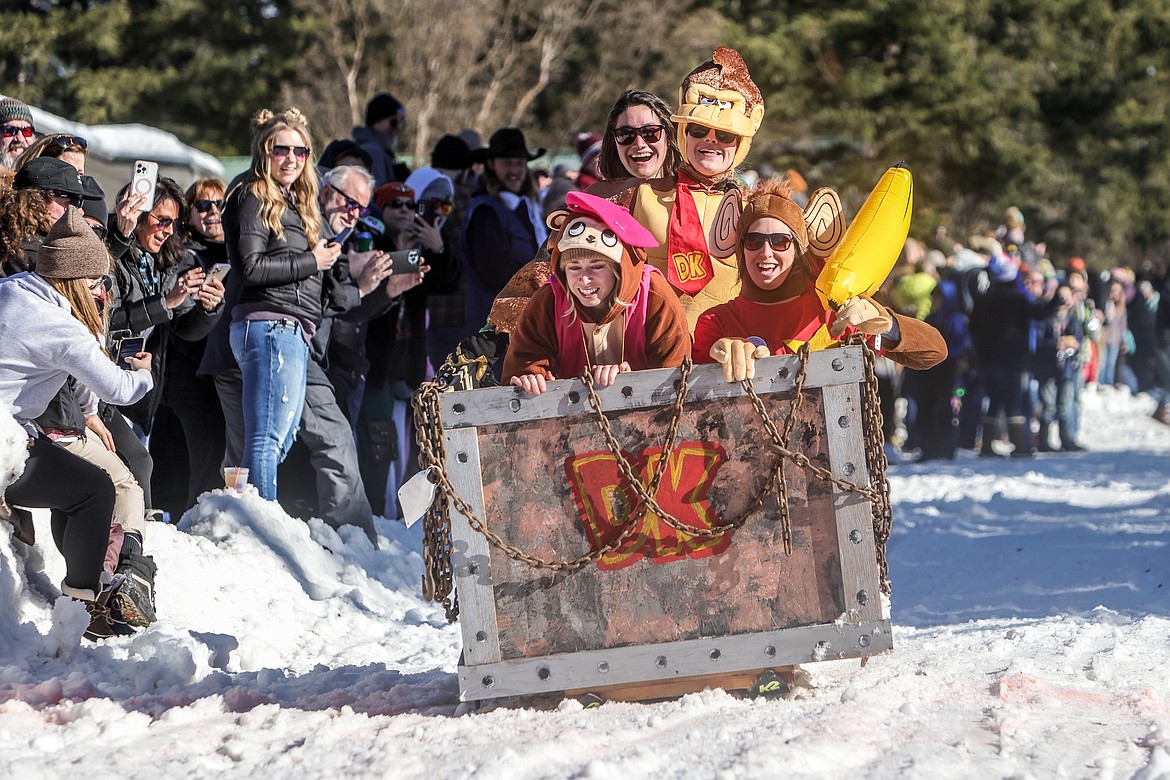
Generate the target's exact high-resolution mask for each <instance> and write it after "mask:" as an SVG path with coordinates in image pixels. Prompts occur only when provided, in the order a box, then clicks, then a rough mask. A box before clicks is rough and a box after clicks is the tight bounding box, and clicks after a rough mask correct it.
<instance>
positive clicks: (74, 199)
mask: <svg viewBox="0 0 1170 780" xmlns="http://www.w3.org/2000/svg"><path fill="white" fill-rule="evenodd" d="M49 195H50V196H51V197H54V198H64V199H65V200H67V201H69V205H70V206H72V207H73V208H75V209H79V208H81V196H80V195H74V194H73V193H72V192H61V190H49Z"/></svg>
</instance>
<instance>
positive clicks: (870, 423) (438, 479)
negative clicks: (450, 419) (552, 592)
mask: <svg viewBox="0 0 1170 780" xmlns="http://www.w3.org/2000/svg"><path fill="white" fill-rule="evenodd" d="M847 343H850V344H860V345H861V346H862V354H863V357H864V364H865V382H864V384H863V385H862V407H863V410H862V412H863V429H864V439H865V454H866V461H867V465H868V468H869V474H870V484H871V485H873V486H875V487H863V486H861V485H857V484H855V483H853V482H849V481H847V480H842V479H838V478H837V477H835V476H833V474H832V472H830V471H829V470H827V469H824V468H822V467H820V466H818V465H816V464H815V463H813V462H812V461H811V460H810V459H809V458H808V457H807V456H806V455H804V454H803V453H800V452H796V451H794V450H792V449H791V448H790V447H789V444H790V442H791V437H792V432H793V430H794V429H795V424H796V418H797V414H798V410H799V408H800V405H801V402H802V401H803V397H804V383H805V381H806V379H807V366H808V360H809V355H810V352H809V349H808V345H807V344H805V345H803V346H802V347H801V348H800V350H799V351H798V352H797V356H798V358H799V360H800V369H799V371H798V372H797V375H796V377H795V379H794V385H795V386H794V393H793V399H792V404H791V407H790V409H789V412H788V415H787V417H786V419H785V423H784V430H783V432H781V431H779V430H778V429H777V428H776V425H775V423H774V422H773V420H772V418H771V415H769V414H768V411H767V409H766V407H765V405H764V402H763V400H762V399H761V398H760V396H759V394H757V393H756V391H755V387H754V386H753V384H752V382H751V380H745V381H744V382H742V383H741V384H742V385H743V387H744V389H745V391H746V392H747V395H748V397H749V399H750V401H751V404H752V407H753V409H754V410H755V412H756V414H757V416H759V418H760V421H761V423H762V424H763V426H764V428H765V430H766V431H767V433H768V435H769V438H771V440H772V447H771V448H772V449H773V450H775V452H776V453H777V454H776V460H775V462H774V464H773V466H772V468H771V469H770V470H769V476H768V478H767V479H766V480H765V481H764V484H763V485H762V486H761V488H760V490H759V491H758V492H757V493H756V495H755V496H754V497H753V499H752V501H751V502H750V503H749V505H748V506H747V508H746V509H745V510H744V511H743V512H741V513H740V514H739V515H738V516H736V517H735V518H733V519H732V520H730V521H728V522H725V523H723V524H722V525H719V526H716V527H714V528H698V527H695V526H691V525H688V524H686V523H684V522H682V521H681V520H679V519H678V518H676V517H674V516H673V515H671V514H670V513H669V512H667V511H666V510H664V509H663V508H662V507H661V506H660V505H659V504H658V501H657V499H656V498H655V495H656V494H657V492H658V487H659V484H660V483H661V479H662V476H663V474H664V473H665V469H666V465H667V462H668V461H669V458H670V452H671V450H672V449H673V448H674V442H675V438H676V437H677V434H678V426H679V423H680V420H681V416H682V412H683V408H684V404H685V402H686V398H687V393H688V390H689V377H690V371H691V367H692V366H691V362H690V360H689V359H688V360H687V361H686V362H685V363H684V364H683V366H682V368H681V373H682V376H681V378H680V380H679V381H678V382H677V383H676V390H677V394H676V398H675V405H674V409H673V411H672V414H671V420H670V424H669V426H668V430H667V435H666V438H665V440H664V442H663V446H662V450H661V455H660V457H659V460H658V463H657V464H656V465H655V469H654V473H653V475H652V477H651V479H650V481H649V483H648V484H645V485H643V484H642V481H641V479H640V478H639V477H638V475H637V473H635V471H634V468H633V465H632V464H631V463H630V462H629V460H628V459H627V458H626V456H625V454H624V453H623V452H622V448H621V445H620V444H619V443H618V441H617V439H616V437H615V436H614V434H613V429H612V426H611V424H610V421H609V418H607V417H606V416H605V414H604V412H603V411H602V409H601V401H600V399H598V397H597V393H596V390H595V388H594V386H593V377H592V375H591V374H590V373H589V372H588V371H587V370H586V371H583V372H582V375H581V381H582V383H583V384H584V385H585V389H586V394H587V397H588V399H589V405H590V407H591V408H592V410H593V412H594V422H595V424H596V425H597V428H598V431H599V432H600V433H601V435H602V437H603V439H604V440H605V443H606V446H607V447H608V449H609V450H610V453H611V454H612V455H613V456H614V460H615V462H616V464H617V467H618V470H619V471H620V472H621V474H622V477H623V478H624V479H625V481H626V483H627V484H628V485H629V486H630V488H631V489H632V490H633V492H634V494H635V496H636V497H637V499H638V502H637V503H636V504H635V506H634V507H633V509H632V511H631V513H630V515H629V517H628V520H627V522H626V525H625V527H624V528H623V529H622V532H621V534H619V535H618V536H617V537H616V538H615V539H614V540H613V541H611V542H610V543H609V544H607V545H604V546H603V547H601V548H599V549H597V550H594V551H591V552H589V553H587V554H585V555H582V556H580V557H578V558H574V559H572V560H545V559H541V558H536V557H534V556H531V555H529V554H527V553H525V552H524V551H523V550H520V549H519V548H517V547H514V546H512V545H510V544H508V543H507V542H506V541H504V540H503V539H502V538H501V537H500V536H499V535H498V534H496V533H495V532H493V531H492V530H491V529H489V528H488V527H487V526H486V525H485V524H484V523H483V522H482V521H481V520H480V519H479V518H477V517H475V513H474V511H473V510H472V509H471V507H470V506H469V505H468V504H467V502H465V501H464V500H463V499H462V498H460V497H459V496H458V495H457V494H456V493H455V490H454V486H453V485H452V484H451V481H450V478H449V477H448V475H447V471H446V449H445V446H444V443H443V427H442V411H441V406H440V403H439V396H440V395H441V394H442V393H443V392H446V391H447V390H449V389H451V384H452V381H453V379H454V378H455V377H456V375H457V374H458V369H457V368H456V367H454V366H453V365H452V364H451V361H450V359H448V361H447V362H445V363H444V365H443V367H442V368H441V369H440V370H439V371H438V372H437V373H436V378H435V380H434V381H432V382H428V383H425V384H423V385H422V386H421V387H420V388H419V390H418V392H417V393H415V397H414V423H415V435H416V438H417V440H418V443H419V465H420V466H421V467H422V468H423V469H424V470H428V471H429V473H430V474H431V475H432V477H431V478H432V481H434V482H435V483H436V500H435V501H434V502H432V504H431V506H430V508H429V509H428V510H427V514H426V519H425V522H424V548H425V549H424V563H425V566H426V571H425V573H424V580H423V593H424V596H425V597H426V598H428V599H430V600H432V601H440V602H442V604H443V605H444V607H445V609H446V612H447V618H448V619H449V620H454V619H455V618H456V617H457V616H458V613H459V605H458V598H457V595H456V596H452V594H453V592H454V588H453V579H454V576H453V570H452V565H451V549H452V545H451V538H450V530H451V529H450V515H449V510H450V507H451V506H452V504H453V505H454V507H455V509H456V510H457V511H458V512H459V513H460V514H461V515H463V517H464V518H466V519H467V521H468V523H469V524H470V525H471V527H472V528H473V529H474V530H475V531H477V532H478V533H480V534H482V535H483V536H484V537H485V538H486V539H487V541H488V543H489V544H491V545H492V546H494V547H496V548H497V549H499V550H501V551H502V552H503V553H504V554H505V555H507V556H508V557H509V558H511V559H513V560H516V561H519V562H521V563H525V564H527V565H529V566H531V567H533V568H541V569H551V570H554V571H571V570H575V569H579V568H581V567H583V566H587V565H589V564H591V563H594V562H596V561H597V560H600V559H601V558H602V557H603V556H605V555H608V554H609V553H611V552H615V551H616V550H617V549H619V548H620V547H621V546H622V544H624V543H625V542H626V540H627V539H629V537H630V536H631V535H632V534H633V532H634V531H635V530H636V528H637V527H638V525H639V522H640V521H641V519H642V517H643V515H645V514H646V513H647V512H650V513H652V514H653V515H654V516H656V517H658V518H659V519H661V520H662V521H663V522H664V523H665V524H666V525H668V526H669V527H671V528H673V529H674V530H675V531H677V532H679V533H682V534H684V535H687V536H692V537H700V538H714V537H719V536H722V535H723V534H725V533H728V532H730V531H733V530H736V529H738V528H740V527H741V526H742V525H743V524H744V523H745V522H746V521H747V519H748V518H749V517H751V516H752V515H753V514H754V513H755V512H756V511H758V510H759V509H760V507H761V506H762V505H763V502H764V500H765V498H766V497H767V495H768V494H769V493H770V492H771V491H772V490H773V488H776V487H778V489H779V494H780V495H779V506H780V513H781V533H782V536H783V541H784V547H785V552H786V553H788V554H791V552H792V530H791V514H790V507H789V500H788V484H787V483H788V481H787V478H786V477H785V474H784V461H785V460H791V461H792V462H793V463H795V464H796V465H798V466H800V467H801V468H804V469H806V470H807V471H809V472H810V473H812V474H813V475H815V476H817V477H819V478H820V479H823V480H825V481H828V482H830V483H832V484H833V485H835V486H836V487H837V488H838V489H840V490H843V491H847V492H853V493H858V494H860V495H862V496H864V497H865V498H867V499H869V501H870V502H871V506H872V511H873V529H874V538H875V542H876V546H877V563H878V568H879V574H880V579H881V586H882V590H883V591H884V592H885V593H887V594H888V593H889V592H890V584H889V575H888V572H889V568H888V563H887V561H886V555H885V548H886V542H887V541H888V540H889V536H890V530H891V527H892V511H891V504H890V498H889V483H888V481H887V480H886V467H887V462H886V457H885V449H884V443H885V440H884V436H883V435H882V416H881V404H880V399H879V396H878V388H877V375H876V371H875V360H876V358H875V355H874V353H873V350H872V349H870V348H869V344H868V342H866V341H865V340H864V339H863V338H860V337H859V336H854V337H852V338H851V339H849V340H848V342H847Z"/></svg>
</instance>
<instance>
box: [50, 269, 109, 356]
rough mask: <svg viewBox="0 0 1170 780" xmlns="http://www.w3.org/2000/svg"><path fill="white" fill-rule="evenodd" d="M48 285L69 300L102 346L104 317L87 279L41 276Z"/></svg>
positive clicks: (103, 343)
mask: <svg viewBox="0 0 1170 780" xmlns="http://www.w3.org/2000/svg"><path fill="white" fill-rule="evenodd" d="M42 278H43V279H44V280H45V281H46V282H48V283H49V285H50V286H52V288H53V289H54V290H56V291H57V292H59V293H61V295H62V296H64V298H65V300H67V301H69V307H70V308H71V309H72V310H73V316H74V317H76V318H77V319H78V320H79V321H80V322H81V324H82V325H84V326H85V328H86V330H88V331H89V332H90V333H92V334H93V335H94V338H96V339H97V340H98V342H99V343H100V344H102V346H103V347H104V346H105V343H106V317H105V314H103V313H102V312H99V311H98V307H97V301H95V300H94V299H93V293H91V292H90V291H89V283H90V282H89V280H88V279H84V278H82V279H57V278H54V277H49V276H46V277H42Z"/></svg>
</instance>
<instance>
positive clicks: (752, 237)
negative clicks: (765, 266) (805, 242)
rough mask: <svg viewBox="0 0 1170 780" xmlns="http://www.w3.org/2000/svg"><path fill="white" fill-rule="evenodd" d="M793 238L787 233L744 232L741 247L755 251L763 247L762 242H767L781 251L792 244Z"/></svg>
mask: <svg viewBox="0 0 1170 780" xmlns="http://www.w3.org/2000/svg"><path fill="white" fill-rule="evenodd" d="M794 240H795V239H793V237H792V236H791V235H789V234H788V233H744V234H743V248H744V249H750V250H752V251H753V252H755V251H756V250H757V249H763V248H764V244H765V243H768V244H771V245H772V248H773V249H775V250H776V251H777V252H783V251H785V250H786V249H788V248H789V247H790V246H792V242H793V241H794Z"/></svg>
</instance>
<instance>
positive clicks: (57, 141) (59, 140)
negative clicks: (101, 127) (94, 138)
mask: <svg viewBox="0 0 1170 780" xmlns="http://www.w3.org/2000/svg"><path fill="white" fill-rule="evenodd" d="M49 144H50V145H52V146H55V147H57V148H58V149H60V150H61V151H62V152H64V151H68V150H69V147H71V146H77V147H80V148H81V149H83V150H84V149H88V148H89V142H88V141H86V140H85V139H84V138H82V137H81V136H79V135H55V136H53V138H52V139H51V140H50V141H49Z"/></svg>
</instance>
